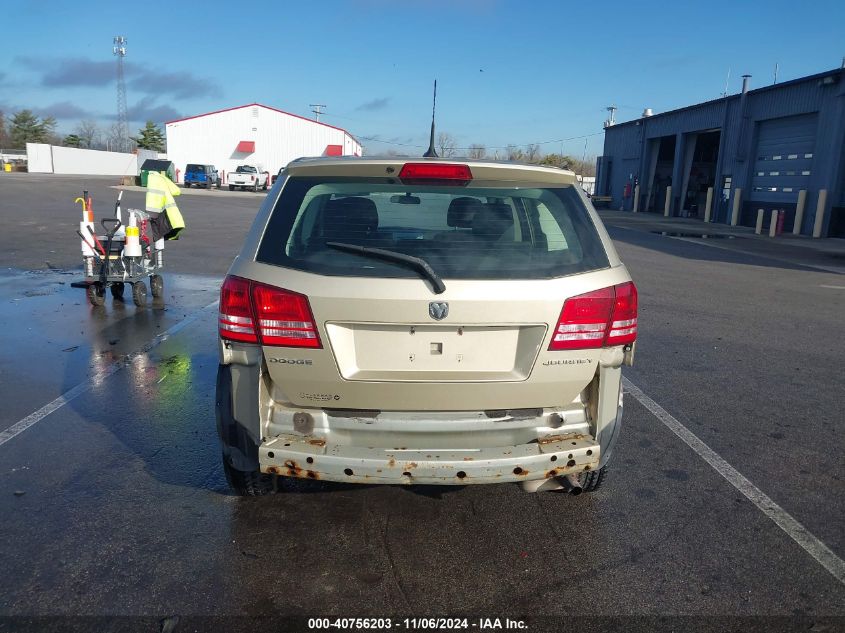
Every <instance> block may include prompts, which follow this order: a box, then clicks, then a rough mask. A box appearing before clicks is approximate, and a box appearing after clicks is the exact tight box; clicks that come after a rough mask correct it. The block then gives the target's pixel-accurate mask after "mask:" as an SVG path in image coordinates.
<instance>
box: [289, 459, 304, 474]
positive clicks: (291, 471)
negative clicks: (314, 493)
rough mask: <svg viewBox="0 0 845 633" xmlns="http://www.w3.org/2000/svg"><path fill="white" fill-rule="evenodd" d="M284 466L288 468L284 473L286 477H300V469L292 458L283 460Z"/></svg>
mask: <svg viewBox="0 0 845 633" xmlns="http://www.w3.org/2000/svg"><path fill="white" fill-rule="evenodd" d="M285 468H287V469H288V472H287V473H286V474H287V476H288V477H302V469H301V468H300V467H299V464H297V463H296V462H295V461H293V460H292V459H288V460H286V461H285Z"/></svg>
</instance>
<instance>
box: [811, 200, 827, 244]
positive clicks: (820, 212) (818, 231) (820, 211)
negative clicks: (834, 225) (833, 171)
mask: <svg viewBox="0 0 845 633" xmlns="http://www.w3.org/2000/svg"><path fill="white" fill-rule="evenodd" d="M826 204H827V189H822V190H821V191H819V202H818V204H817V205H816V221H815V222H814V223H813V237H821V236H822V227H823V226H824V208H825V205H826Z"/></svg>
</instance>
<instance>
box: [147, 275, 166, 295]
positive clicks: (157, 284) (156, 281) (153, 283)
mask: <svg viewBox="0 0 845 633" xmlns="http://www.w3.org/2000/svg"><path fill="white" fill-rule="evenodd" d="M150 292H151V293H152V295H153V297H154V298H155V299H160V298H161V297H163V296H164V279H163V278H162V276H161V275H150Z"/></svg>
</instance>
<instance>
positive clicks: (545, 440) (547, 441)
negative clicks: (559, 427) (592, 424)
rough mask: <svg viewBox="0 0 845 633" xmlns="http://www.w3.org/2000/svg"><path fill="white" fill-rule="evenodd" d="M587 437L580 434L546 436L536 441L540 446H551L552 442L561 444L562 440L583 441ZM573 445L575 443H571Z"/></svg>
mask: <svg viewBox="0 0 845 633" xmlns="http://www.w3.org/2000/svg"><path fill="white" fill-rule="evenodd" d="M588 438H589V436H588V435H583V434H581V433H563V434H562V435H547V436H546V437H541V438H539V439H538V440H537V442H538V443H540V444H551V443H553V442H563V441H564V440H585V439H588ZM573 444H575V442H573Z"/></svg>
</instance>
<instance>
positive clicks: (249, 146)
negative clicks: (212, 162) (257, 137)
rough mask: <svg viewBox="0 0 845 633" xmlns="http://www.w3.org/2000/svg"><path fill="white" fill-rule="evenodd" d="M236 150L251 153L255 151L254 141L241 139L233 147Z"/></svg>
mask: <svg viewBox="0 0 845 633" xmlns="http://www.w3.org/2000/svg"><path fill="white" fill-rule="evenodd" d="M235 151H236V152H243V153H244V154H252V153H253V152H254V151H255V141H241V142H240V143H238V146H237V147H236V148H235Z"/></svg>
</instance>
